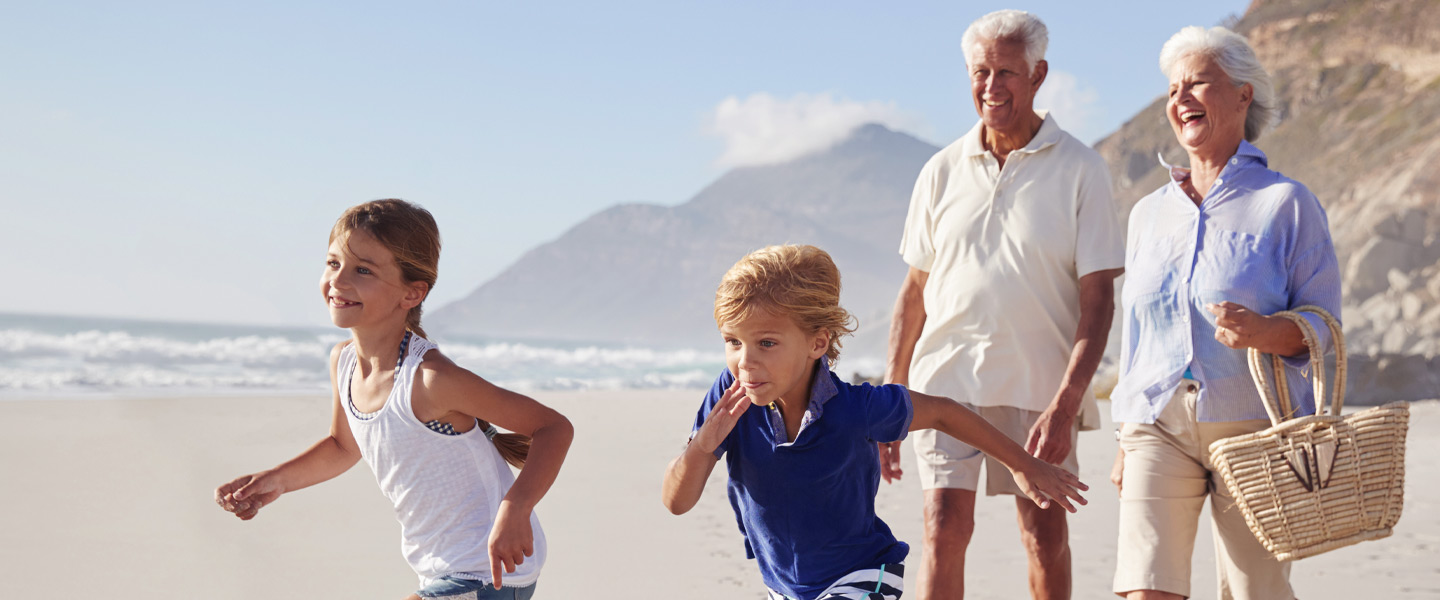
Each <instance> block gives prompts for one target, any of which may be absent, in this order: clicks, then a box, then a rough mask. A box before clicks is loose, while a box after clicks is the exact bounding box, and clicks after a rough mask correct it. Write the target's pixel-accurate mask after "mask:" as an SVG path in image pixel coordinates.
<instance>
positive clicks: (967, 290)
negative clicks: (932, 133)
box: [900, 111, 1125, 428]
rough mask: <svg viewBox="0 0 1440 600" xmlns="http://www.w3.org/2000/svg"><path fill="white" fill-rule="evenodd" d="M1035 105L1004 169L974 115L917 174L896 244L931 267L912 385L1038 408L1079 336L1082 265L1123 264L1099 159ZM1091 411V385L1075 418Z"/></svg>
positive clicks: (1093, 419) (1094, 419)
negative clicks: (1022, 142)
mask: <svg viewBox="0 0 1440 600" xmlns="http://www.w3.org/2000/svg"><path fill="white" fill-rule="evenodd" d="M1036 114H1037V115H1039V116H1041V117H1043V118H1044V123H1043V124H1042V125H1041V126H1040V131H1039V132H1037V133H1036V134H1035V138H1034V139H1032V140H1030V143H1029V144H1028V145H1026V146H1025V147H1024V148H1021V149H1019V150H1016V151H1014V152H1011V153H1010V156H1009V157H1008V159H1007V160H1006V161H1005V166H1004V168H1003V169H1002V168H1001V167H1000V164H999V161H998V160H996V159H995V157H994V155H992V154H990V153H989V152H987V151H986V150H985V147H984V144H983V142H982V140H981V137H980V136H981V128H982V124H981V123H976V124H975V127H974V128H973V129H971V130H970V132H969V133H966V134H965V136H964V137H961V138H960V139H959V140H956V141H955V142H954V143H952V144H950V145H949V146H947V147H946V148H945V149H943V150H941V151H940V152H938V153H936V154H935V156H934V157H932V158H931V159H930V161H929V162H927V163H926V164H925V167H924V169H922V170H921V171H920V177H919V179H918V180H916V182H915V192H914V195H913V196H911V199H910V213H909V216H907V217H906V220H905V235H904V237H903V238H902V239H901V242H900V254H901V255H902V256H903V257H904V259H905V262H906V263H908V264H909V265H910V266H912V267H915V268H917V269H920V270H922V271H927V272H929V273H930V277H929V280H928V282H927V283H926V285H925V293H924V297H925V327H924V329H923V330H922V331H921V333H920V339H919V341H918V342H917V343H916V345H915V354H914V358H913V360H912V361H911V364H910V385H911V387H912V388H913V389H915V390H917V391H920V392H922V393H927V394H935V395H938V396H946V397H949V398H953V399H955V400H957V401H961V402H968V403H970V404H973V405H975V406H1013V407H1017V408H1022V409H1025V410H1032V411H1042V410H1045V408H1046V407H1048V406H1049V405H1050V402H1051V401H1052V400H1054V398H1055V392H1056V391H1058V390H1059V388H1060V382H1061V381H1062V380H1063V379H1064V376H1065V370H1066V368H1067V367H1068V366H1069V363H1070V353H1071V350H1072V349H1073V348H1074V345H1075V332H1076V329H1077V328H1078V326H1079V324H1080V285H1079V281H1080V277H1082V276H1084V275H1087V274H1089V273H1092V272H1095V271H1103V270H1107V269H1119V268H1122V267H1124V266H1125V241H1124V236H1123V235H1121V229H1120V219H1119V215H1118V211H1117V210H1116V206H1115V200H1114V198H1113V197H1112V196H1111V192H1110V174H1109V171H1108V169H1107V168H1106V166H1105V161H1104V159H1102V158H1100V155H1099V154H1098V153H1097V152H1095V151H1094V150H1092V149H1091V148H1090V147H1089V146H1086V145H1085V144H1083V143H1081V142H1080V140H1077V139H1075V138H1074V137H1072V136H1071V135H1070V134H1068V133H1065V132H1064V131H1062V130H1061V129H1060V126H1059V125H1058V124H1056V123H1055V119H1053V118H1051V117H1050V116H1049V115H1047V114H1046V113H1045V112H1043V111H1037V113H1036ZM1098 414H1099V411H1098V408H1097V407H1096V405H1095V397H1094V394H1093V393H1091V392H1089V391H1087V392H1086V394H1085V398H1084V401H1083V403H1082V410H1081V419H1080V422H1081V424H1082V426H1083V425H1090V424H1096V425H1097V426H1098V422H1099V421H1098ZM1087 428H1088V427H1087Z"/></svg>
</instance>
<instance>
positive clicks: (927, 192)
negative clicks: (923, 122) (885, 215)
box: [900, 158, 941, 273]
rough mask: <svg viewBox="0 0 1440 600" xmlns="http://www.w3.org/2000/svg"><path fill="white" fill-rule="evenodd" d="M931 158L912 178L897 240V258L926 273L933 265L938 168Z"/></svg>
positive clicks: (938, 191)
mask: <svg viewBox="0 0 1440 600" xmlns="http://www.w3.org/2000/svg"><path fill="white" fill-rule="evenodd" d="M935 165H936V160H935V159H934V158H932V159H930V162H927V163H925V167H924V168H922V169H920V176H919V177H916V178H915V190H914V191H913V192H911V194H910V211H909V213H907V214H906V215H905V233H903V234H902V235H901V236H900V256H901V258H903V259H905V264H908V265H910V266H912V267H915V268H916V269H920V270H921V271H925V272H927V273H928V272H930V266H931V265H932V264H933V263H934V262H935V241H934V237H933V235H932V233H933V232H934V230H935V223H934V220H933V217H934V210H933V209H934V205H935V197H936V196H937V195H938V194H939V193H940V191H941V190H939V189H937V188H938V186H939V183H938V179H939V178H938V174H937V173H936V171H938V170H939V169H938V167H936V166H935Z"/></svg>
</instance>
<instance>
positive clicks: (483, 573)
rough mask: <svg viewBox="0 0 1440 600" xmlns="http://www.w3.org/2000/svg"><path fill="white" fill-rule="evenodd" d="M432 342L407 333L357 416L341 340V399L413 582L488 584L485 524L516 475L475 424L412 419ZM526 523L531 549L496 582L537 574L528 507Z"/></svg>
mask: <svg viewBox="0 0 1440 600" xmlns="http://www.w3.org/2000/svg"><path fill="white" fill-rule="evenodd" d="M435 347H436V346H435V344H434V343H433V342H431V341H430V340H427V339H425V338H422V337H420V336H413V337H412V339H411V341H410V347H409V349H408V350H407V351H406V353H405V360H404V362H403V363H402V364H401V366H400V372H399V374H398V375H396V377H395V387H394V388H392V389H391V390H390V396H389V398H387V399H386V400H385V405H384V406H383V407H381V408H380V410H378V411H375V412H373V413H369V414H364V415H362V414H360V413H358V412H357V411H356V410H355V405H354V403H352V402H351V398H350V377H351V373H353V372H354V370H355V366H356V363H357V361H356V357H355V345H354V344H349V345H346V346H345V348H344V350H342V351H341V353H340V362H339V364H338V365H337V369H338V370H337V373H336V375H337V376H338V377H337V381H339V382H340V403H341V405H342V407H343V408H344V410H345V415H346V417H347V420H348V421H349V422H350V431H351V432H352V433H353V434H354V436H355V441H356V443H358V444H359V445H360V454H361V455H362V456H363V457H364V458H365V462H366V463H368V464H369V465H370V469H371V470H372V471H374V472H375V480H376V481H377V482H379V483H380V490H381V491H382V492H384V493H385V496H386V497H388V498H389V499H390V502H391V503H392V504H394V505H395V518H396V519H398V520H399V521H400V551H401V553H403V554H404V555H405V560H407V561H409V562H410V568H412V569H414V570H415V574H416V575H419V576H420V587H422V588H423V587H425V586H428V585H430V584H431V583H432V582H433V581H434V580H436V579H438V578H440V577H444V576H451V577H460V578H463V579H477V580H480V581H483V582H486V583H491V581H492V579H491V577H490V555H489V551H488V547H487V546H488V542H489V539H490V529H491V527H492V526H494V524H495V515H496V513H497V512H499V510H500V500H501V499H503V498H504V497H505V494H506V493H507V492H509V491H510V486H511V485H512V484H514V483H515V475H514V474H513V473H512V472H511V471H510V465H508V464H506V463H505V459H504V458H501V457H500V452H499V451H498V450H496V449H495V445H494V444H493V443H491V441H490V440H489V438H486V437H485V432H484V431H482V430H481V429H480V428H479V427H475V428H473V429H471V430H470V431H467V432H465V433H462V434H459V435H446V434H443V433H439V432H437V431H434V430H432V429H430V428H429V427H426V426H425V424H424V423H421V422H420V420H419V419H417V418H415V411H414V409H413V408H412V406H411V403H410V391H411V389H413V388H414V384H415V371H416V370H417V369H418V368H419V367H420V363H421V362H422V361H424V359H425V353H426V352H429V351H430V350H433V349H434V348H435ZM530 529H531V530H532V531H533V532H534V541H535V543H534V549H535V554H534V555H533V556H529V557H526V559H525V562H524V563H523V564H520V565H517V566H516V567H515V572H514V573H504V572H503V570H502V572H501V577H500V579H501V585H503V586H506V587H521V586H526V585H530V584H532V583H535V581H536V580H537V579H539V577H540V567H541V566H543V565H544V564H545V533H544V532H542V531H541V530H540V520H539V519H538V518H536V516H535V513H534V512H531V513H530Z"/></svg>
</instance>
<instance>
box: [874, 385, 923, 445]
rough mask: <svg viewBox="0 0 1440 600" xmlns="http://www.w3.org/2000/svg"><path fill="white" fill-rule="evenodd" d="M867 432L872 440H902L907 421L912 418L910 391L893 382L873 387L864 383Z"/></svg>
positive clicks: (907, 425)
mask: <svg viewBox="0 0 1440 600" xmlns="http://www.w3.org/2000/svg"><path fill="white" fill-rule="evenodd" d="M864 387H865V389H866V391H867V392H868V394H866V396H865V398H866V404H865V417H866V419H865V423H866V435H867V437H869V438H870V440H871V441H876V442H881V443H889V442H898V441H900V440H903V439H905V436H906V434H908V433H909V432H910V422H911V421H912V420H914V419H915V405H913V404H911V402H910V390H908V389H905V386H903V385H900V384H896V383H892V384H888V385H880V386H872V385H870V384H865V386H864Z"/></svg>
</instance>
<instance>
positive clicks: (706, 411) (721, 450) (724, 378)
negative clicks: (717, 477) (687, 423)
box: [689, 369, 735, 458]
mask: <svg viewBox="0 0 1440 600" xmlns="http://www.w3.org/2000/svg"><path fill="white" fill-rule="evenodd" d="M732 383H735V376H734V375H731V374H730V369H722V370H721V371H720V376H719V377H716V378H715V384H714V385H711V386H710V391H708V392H705V400H704V401H702V402H701V403H700V411H699V412H697V413H695V425H694V426H693V427H691V428H690V437H689V439H691V440H693V439H695V434H696V433H699V431H700V426H701V425H704V424H705V417H707V416H710V411H711V410H714V409H715V403H717V402H719V401H720V398H721V397H722V396H724V395H725V390H727V389H729V388H730V384H732ZM733 439H735V432H734V431H731V432H730V435H727V436H725V441H723V442H720V445H719V446H716V447H715V458H721V457H723V456H725V452H726V451H728V450H729V449H730V441H731V440H733Z"/></svg>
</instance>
